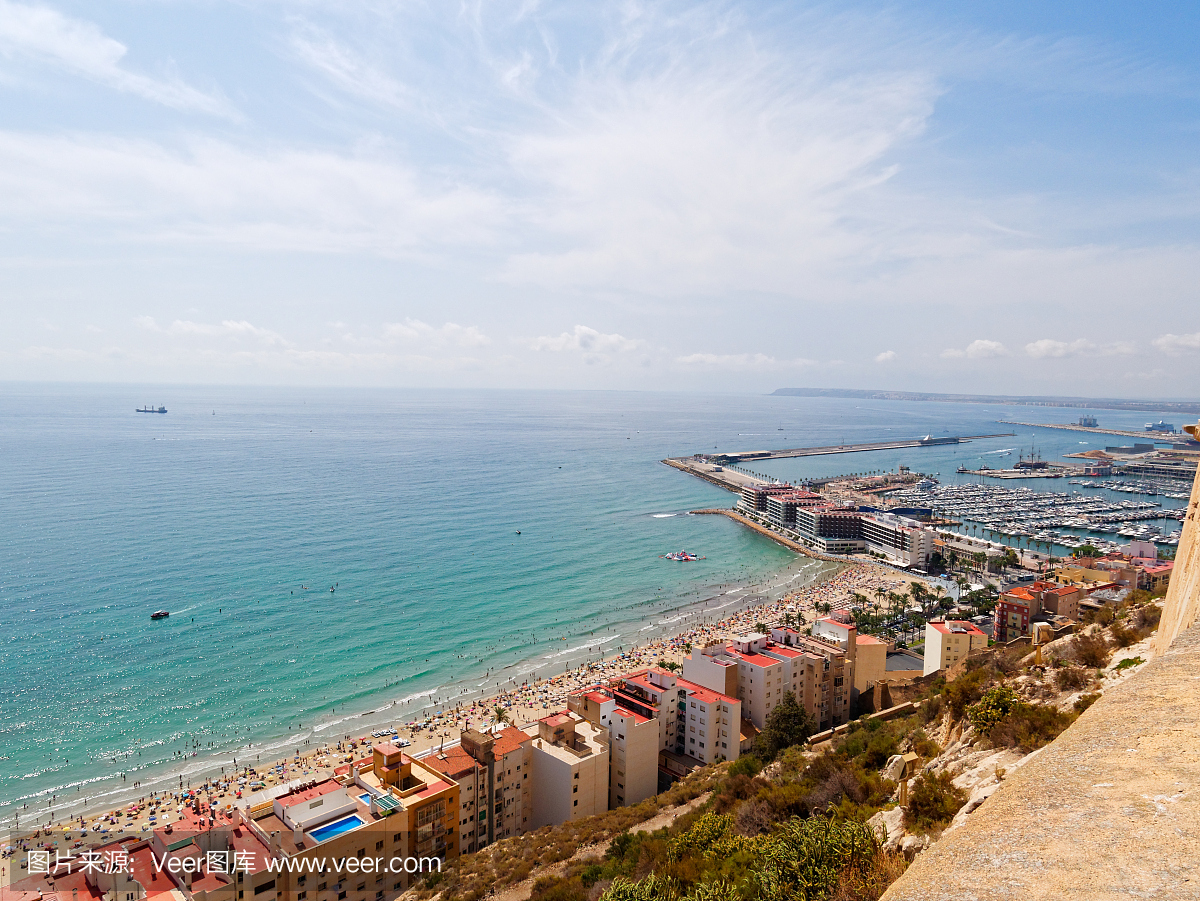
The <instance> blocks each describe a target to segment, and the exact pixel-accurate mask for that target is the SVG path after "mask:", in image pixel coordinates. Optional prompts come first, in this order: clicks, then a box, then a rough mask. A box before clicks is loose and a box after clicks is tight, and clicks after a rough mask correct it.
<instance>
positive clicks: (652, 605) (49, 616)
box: [0, 385, 1158, 828]
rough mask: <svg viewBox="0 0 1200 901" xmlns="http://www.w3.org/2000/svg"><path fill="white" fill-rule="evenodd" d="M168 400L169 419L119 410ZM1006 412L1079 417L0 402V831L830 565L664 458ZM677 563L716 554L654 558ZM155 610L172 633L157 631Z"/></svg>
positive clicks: (815, 469)
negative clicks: (734, 508)
mask: <svg viewBox="0 0 1200 901" xmlns="http://www.w3.org/2000/svg"><path fill="white" fill-rule="evenodd" d="M160 403H161V404H164V405H166V406H167V407H168V408H169V411H170V412H169V413H168V414H166V415H156V414H155V415H152V414H139V413H135V412H134V408H135V407H137V406H142V405H145V404H151V405H155V406H157V405H158V404H160ZM1014 410H1016V411H1019V413H1020V418H1023V419H1029V420H1033V419H1034V418H1035V417H1036V418H1037V420H1038V421H1047V422H1050V421H1064V420H1067V419H1073V418H1074V417H1075V416H1076V415H1078V414H1077V412H1076V411H1067V410H1044V409H1035V408H1012V407H1007V408H992V407H984V406H979V405H950V404H936V403H900V402H866V401H852V400H838V399H824V398H822V399H817V398H790V397H763V396H751V397H746V396H717V397H711V396H699V395H684V394H652V393H603V392H577V393H571V392H482V391H481V392H466V391H458V392H452V391H444V392H441V391H399V390H396V391H382V390H381V391H351V390H313V389H304V390H301V389H287V390H283V389H278V390H275V389H264V388H254V389H233V388H195V387H187V388H181V387H163V386H158V387H151V386H146V387H136V388H130V387H114V386H109V387H95V386H92V387H80V386H28V385H7V386H0V498H3V508H2V517H3V519H2V523H3V527H2V529H0V677H2V679H0V828H3V827H5V826H11V825H12V823H13V818H14V815H19V816H20V819H21V823H22V825H25V824H29V823H31V822H33V821H35V820H37V819H38V818H41V819H42V821H43V822H44V821H45V817H46V815H47V814H48V813H50V812H53V813H54V816H55V818H56V819H61V818H62V817H63V816H64V815H67V814H69V813H71V812H79V811H80V810H82V809H84V807H85V806H86V807H87V808H88V809H95V808H97V807H111V806H116V804H117V803H118V802H120V801H123V800H124V799H125V798H127V797H130V796H133V795H137V794H145V793H147V792H148V791H150V790H153V789H155V788H167V787H169V786H170V785H172V784H177V780H178V778H179V776H180V775H184V776H185V777H186V776H192V775H198V774H201V773H205V772H212V771H213V770H214V769H215V768H219V767H220V766H221V765H228V764H229V763H230V762H231V760H232V759H233V757H236V756H239V755H240V756H242V757H243V758H249V757H250V756H251V755H252V754H253V755H258V754H261V755H262V757H263V759H264V760H266V759H273V758H274V757H275V756H277V754H276V753H275V752H277V751H280V750H281V749H283V748H289V747H292V746H293V745H298V744H299V743H300V742H302V741H306V740H310V741H313V742H318V741H325V740H329V739H335V740H336V739H337V738H339V737H341V735H342V734H343V732H344V731H349V730H350V728H352V727H351V726H350V725H349V723H350V722H352V723H353V728H354V729H355V730H356V731H361V729H362V728H363V726H364V725H366V724H369V723H372V722H376V721H378V722H380V723H382V722H393V723H394V722H397V721H401V720H403V719H405V718H406V716H407V715H408V714H412V713H419V712H420V711H421V710H422V709H435V708H436V707H437V706H438V704H440V703H441V702H443V701H445V700H447V699H450V698H453V697H459V696H463V695H464V694H467V695H470V694H473V695H474V696H476V697H478V696H479V695H480V694H482V693H483V692H485V691H491V690H494V689H495V687H496V684H497V683H498V682H500V683H506V682H508V681H509V680H516V681H517V682H520V681H521V680H523V679H526V678H529V677H531V676H548V675H552V674H555V673H558V672H562V671H563V670H564V669H565V668H567V667H569V666H572V665H577V664H578V663H580V662H582V661H583V660H585V659H595V658H597V657H599V656H602V655H604V654H608V653H612V652H614V651H616V650H617V649H618V648H621V647H628V646H630V645H631V644H633V643H636V642H639V641H644V640H647V639H649V638H651V637H657V636H659V635H664V634H675V633H676V632H678V631H680V629H681V628H686V625H687V622H688V621H689V620H688V617H689V615H690V616H692V617H696V616H705V615H708V616H712V615H717V613H718V612H730V611H731V610H732V609H734V608H735V607H736V606H738V605H740V604H742V603H745V602H746V599H747V598H749V597H751V596H752V595H753V593H754V592H756V591H759V590H762V589H763V586H768V585H770V586H774V587H775V588H776V589H780V588H782V587H784V586H785V585H786V584H791V583H789V580H797V579H807V578H812V577H815V576H816V575H817V574H818V573H820V572H821V571H823V568H824V567H826V565H825V564H818V563H815V562H814V561H810V560H807V559H806V558H799V559H797V558H796V557H795V556H794V555H792V554H791V553H790V552H787V551H785V550H784V549H782V548H780V547H778V546H777V545H775V544H773V543H771V542H769V541H767V540H765V539H763V538H761V537H759V536H757V535H755V534H753V533H750V532H748V531H746V530H743V529H741V528H740V527H738V526H737V525H736V524H734V523H733V522H731V521H729V520H727V519H726V518H724V517H712V516H688V515H686V513H687V511H688V510H691V509H696V508H700V507H710V506H718V505H732V503H733V502H734V500H735V499H734V497H733V495H731V494H729V493H728V492H725V491H723V490H721V489H719V488H716V487H714V486H711V485H708V484H707V483H704V482H701V481H699V480H696V479H694V478H689V477H687V476H685V475H683V474H681V473H679V472H677V471H675V470H672V469H670V468H668V467H666V466H663V465H662V464H661V463H660V462H659V461H660V460H661V459H662V458H663V457H666V456H671V455H681V454H688V453H693V452H696V451H703V450H713V449H714V448H720V449H721V450H753V449H760V448H765V447H780V446H800V445H808V444H828V443H834V442H836V443H842V442H854V441H875V440H881V439H882V438H887V437H892V436H915V435H922V434H926V433H933V434H947V433H950V434H982V433H988V432H997V431H1006V430H1007V429H1005V428H1002V427H997V425H996V423H995V420H996V419H998V418H1000V417H1001V416H1003V415H1010V416H1011V415H1013V411H1014ZM1099 415H1100V417H1101V419H1102V420H1111V421H1112V422H1113V424H1114V425H1115V424H1116V423H1117V420H1120V421H1121V422H1125V421H1128V422H1129V423H1137V425H1138V426H1139V427H1140V424H1141V422H1143V421H1145V419H1147V418H1151V417H1147V416H1145V415H1143V414H1128V413H1126V414H1110V415H1106V414H1105V413H1104V412H1103V411H1101V412H1100V413H1099ZM1152 418H1155V419H1157V418H1158V417H1157V416H1154V417H1152ZM1031 431H1032V430H1029V429H1024V430H1022V432H1023V433H1025V434H1028V433H1030V432H1031ZM1036 437H1037V441H1038V442H1039V447H1040V448H1041V449H1042V451H1043V454H1044V455H1045V456H1046V457H1047V458H1052V457H1054V456H1055V455H1056V454H1058V453H1062V452H1066V451H1067V450H1079V449H1080V447H1079V446H1078V441H1079V436H1077V435H1075V434H1073V433H1063V432H1052V431H1048V430H1037V436H1036ZM1022 440H1025V439H1024V438H1023V439H1022ZM1014 441H1015V439H991V440H989V441H986V442H977V443H974V444H972V445H969V446H962V447H955V448H927V449H918V450H912V451H906V452H890V453H887V454H852V455H843V456H837V457H817V458H807V459H803V460H789V461H778V462H776V463H773V464H771V465H772V472H777V473H778V474H780V475H784V476H788V477H793V478H795V477H798V476H801V475H814V474H816V475H822V474H833V473H839V472H854V471H864V470H867V469H886V468H891V467H893V466H895V465H897V464H898V463H905V464H906V465H909V466H911V467H912V468H913V469H914V470H921V471H926V472H933V471H941V472H943V473H950V472H952V470H953V468H954V466H955V465H956V461H958V460H961V459H964V458H967V455H968V454H969V453H970V454H978V453H984V452H986V451H988V450H994V449H997V448H1004V447H1011V446H1014ZM1093 446H1094V445H1093ZM967 447H969V448H970V450H969V451H968V450H966V448H967ZM1035 487H1041V486H1035ZM1059 488H1061V486H1059ZM518 532H519V534H518ZM681 547H683V548H687V549H688V550H690V551H694V552H696V553H699V554H702V555H704V556H705V557H706V558H707V559H705V560H703V561H699V562H696V563H687V564H682V563H671V562H668V561H665V560H662V559H660V558H659V555H660V554H664V553H666V552H668V551H672V550H678V549H679V548H681ZM781 573H782V574H781ZM738 586H743V587H744V586H752V587H751V588H750V589H749V590H745V589H744V590H740V591H739V590H737V589H738ZM331 587H335V588H336V590H335V591H333V592H331V591H330V590H329V589H330V588H331ZM160 608H165V609H168V610H170V611H171V616H170V618H169V619H166V620H161V621H158V622H152V621H151V620H150V618H149V617H150V614H151V613H152V612H153V611H155V610H158V609H160ZM393 701H398V702H400V703H399V704H398V705H397V707H396V708H392V709H389V710H388V712H387V713H386V714H384V713H379V714H376V715H375V716H374V717H372V716H371V715H370V712H371V711H375V710H379V709H380V708H382V707H383V706H384V705H390V704H391V702H393ZM364 713H368V716H366V717H364V716H362V714H364ZM193 751H195V752H196V756H195V757H190V756H185V755H190V754H191V753H192V752H193ZM268 755H269V756H268ZM135 780H136V781H140V782H141V783H142V785H143V787H142V789H141V790H139V791H136V792H135V791H134V790H133V788H132V783H133V782H134V781H135Z"/></svg>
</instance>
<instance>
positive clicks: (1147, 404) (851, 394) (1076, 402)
mask: <svg viewBox="0 0 1200 901" xmlns="http://www.w3.org/2000/svg"><path fill="white" fill-rule="evenodd" d="M770 396H772V397H838V398H862V399H864V400H909V401H929V402H933V403H944V404H1006V405H1011V406H1023V407H1072V408H1077V409H1080V408H1081V409H1085V410H1138V411H1145V412H1147V413H1200V401H1180V400H1129V399H1123V398H1111V397H1054V396H1046V397H1040V396H1036V395H1028V396H1027V395H1015V394H1014V395H1008V394H933V393H926V392H921V391H880V390H875V389H870V388H777V389H775V390H774V391H772V392H771V395H770Z"/></svg>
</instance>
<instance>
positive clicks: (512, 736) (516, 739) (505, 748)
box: [492, 714, 565, 757]
mask: <svg viewBox="0 0 1200 901" xmlns="http://www.w3.org/2000/svg"><path fill="white" fill-rule="evenodd" d="M560 715H561V716H565V714H560ZM493 735H494V737H495V740H496V741H495V744H494V745H493V746H492V747H493V749H494V752H495V754H496V756H497V757H503V756H505V755H506V754H511V753H512V752H513V751H518V750H520V749H521V746H522V745H523V744H525V743H526V742H528V741H532V739H531V738H530V737H529V736H528V735H526V734H525V733H524V732H522V731H521V730H520V729H518V728H517V727H516V726H507V727H505V728H504V729H502V730H501V731H499V732H495V733H493Z"/></svg>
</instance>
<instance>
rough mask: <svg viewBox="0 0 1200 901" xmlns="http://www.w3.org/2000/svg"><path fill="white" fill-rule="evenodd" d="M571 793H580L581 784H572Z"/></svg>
mask: <svg viewBox="0 0 1200 901" xmlns="http://www.w3.org/2000/svg"><path fill="white" fill-rule="evenodd" d="M571 794H573V795H577V794H579V786H578V785H575V786H572V788H571Z"/></svg>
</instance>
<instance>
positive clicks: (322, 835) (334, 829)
mask: <svg viewBox="0 0 1200 901" xmlns="http://www.w3.org/2000/svg"><path fill="white" fill-rule="evenodd" d="M364 822H365V821H364V820H363V818H362V817H360V816H359V815H358V814H356V813H352V814H350V815H349V816H344V817H342V818H341V819H340V820H334V821H333V822H331V823H325V824H324V825H323V826H318V827H317V828H316V829H310V830H309V832H308V834H309V835H311V836H312V837H313V838H315V839H316V840H317V841H318V842H323V841H326V840H328V839H331V838H334V837H335V836H339V835H341V834H342V833H345V832H349V831H350V830H351V829H357V828H358V827H359V826H361V825H362V824H363V823H364Z"/></svg>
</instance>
